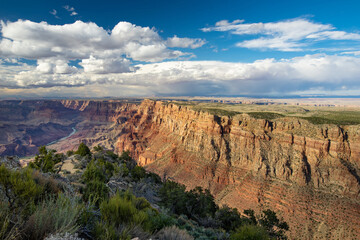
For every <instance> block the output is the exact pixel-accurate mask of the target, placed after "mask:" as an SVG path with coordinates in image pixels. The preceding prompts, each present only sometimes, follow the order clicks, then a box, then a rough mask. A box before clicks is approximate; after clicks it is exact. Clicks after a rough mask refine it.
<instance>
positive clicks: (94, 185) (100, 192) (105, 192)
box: [83, 180, 109, 206]
mask: <svg viewBox="0 0 360 240" xmlns="http://www.w3.org/2000/svg"><path fill="white" fill-rule="evenodd" d="M108 197H109V188H108V187H107V186H106V184H105V183H103V182H101V181H98V180H94V181H89V182H87V183H86V186H85V188H84V191H83V200H84V201H85V202H93V203H94V204H96V205H97V206H98V205H99V204H100V203H101V202H102V201H104V200H106V199H108Z"/></svg>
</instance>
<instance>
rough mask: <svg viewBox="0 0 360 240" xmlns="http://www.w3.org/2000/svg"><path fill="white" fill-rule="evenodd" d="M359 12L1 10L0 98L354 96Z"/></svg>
mask: <svg viewBox="0 0 360 240" xmlns="http://www.w3.org/2000/svg"><path fill="white" fill-rule="evenodd" d="M359 7H360V2H359V1H355V0H353V1H352V0H342V1H334V0H327V1H325V0H312V1H308V0H302V1H297V0H292V1H289V0H287V1H283V0H272V1H270V0H252V1H249V0H247V1H243V0H237V1H227V0H223V1H211V0H207V1H203V0H195V1H194V0H192V1H189V0H183V1H162V0H161V1H160V0H152V1H150V0H143V1H136V0H132V1H128V0H122V1H109V0H103V1H91V0H90V1H89V0H87V1H84V0H71V1H69V0H53V1H40V0H34V1H25V0H18V1H14V0H1V1H0V98H13V97H16V98H41V97H50V98H55V97H56V98H89V97H91V98H95V97H127V96H141V97H146V96H258V97H294V96H303V97H307V96H309V97H311V96H360V14H358V9H359Z"/></svg>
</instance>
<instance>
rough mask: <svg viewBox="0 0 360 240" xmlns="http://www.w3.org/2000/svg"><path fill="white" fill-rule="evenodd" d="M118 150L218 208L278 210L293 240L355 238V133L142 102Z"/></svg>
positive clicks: (358, 202)
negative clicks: (199, 191)
mask: <svg viewBox="0 0 360 240" xmlns="http://www.w3.org/2000/svg"><path fill="white" fill-rule="evenodd" d="M116 128H118V129H121V134H120V135H119V137H118V138H117V144H116V149H117V150H118V151H119V152H121V151H122V150H130V151H131V152H132V154H133V155H134V156H136V158H137V159H138V163H139V164H140V165H143V166H146V168H147V169H148V170H150V171H154V172H157V173H158V174H160V175H161V176H165V177H168V178H170V179H174V180H175V181H178V182H181V183H184V184H185V185H186V186H187V187H189V188H192V187H195V186H199V185H200V186H203V187H206V188H209V189H210V190H211V191H212V193H213V194H214V195H215V197H216V200H217V201H218V202H219V203H220V204H227V205H229V206H231V207H237V208H238V209H240V210H243V209H248V208H253V209H256V210H258V211H260V210H261V209H266V208H268V207H270V208H272V209H273V210H275V211H277V212H278V213H279V214H280V215H281V216H282V217H284V219H285V220H286V221H287V222H288V223H289V224H290V226H291V237H292V238H294V239H296V238H299V236H301V239H354V238H359V237H360V228H359V224H360V177H359V175H360V158H359V157H360V141H359V140H360V127H359V126H349V127H345V128H340V127H337V126H335V125H320V126H317V125H312V124H309V123H308V122H307V121H304V120H299V119H296V118H282V119H277V120H274V121H267V120H261V119H254V118H251V117H249V116H248V115H246V114H242V115H237V116H235V117H233V118H228V117H218V116H214V115H210V114H208V113H202V112H195V111H193V110H191V109H189V108H187V107H184V106H177V105H174V104H168V105H166V104H163V103H161V102H152V101H144V102H143V103H142V104H141V105H140V106H139V107H138V110H137V112H136V114H134V115H133V116H132V117H130V118H127V119H126V121H125V122H122V121H119V122H118V123H117V124H116Z"/></svg>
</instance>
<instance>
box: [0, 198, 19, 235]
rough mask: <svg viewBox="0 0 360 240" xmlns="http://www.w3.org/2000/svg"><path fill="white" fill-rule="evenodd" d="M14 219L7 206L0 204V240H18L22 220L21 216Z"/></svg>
mask: <svg viewBox="0 0 360 240" xmlns="http://www.w3.org/2000/svg"><path fill="white" fill-rule="evenodd" d="M16 217H17V218H15V219H14V216H12V213H11V212H10V211H9V209H8V208H7V206H6V205H5V204H4V203H2V202H0V239H4V240H10V239H20V238H21V233H20V231H19V228H21V227H22V223H23V222H22V221H23V219H22V218H21V216H16Z"/></svg>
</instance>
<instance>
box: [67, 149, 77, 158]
mask: <svg viewBox="0 0 360 240" xmlns="http://www.w3.org/2000/svg"><path fill="white" fill-rule="evenodd" d="M74 154H75V152H74V151H73V150H69V151H67V152H66V156H68V157H71V156H72V155H74Z"/></svg>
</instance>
